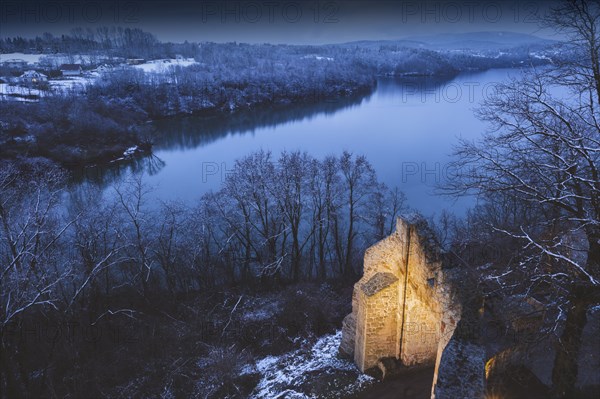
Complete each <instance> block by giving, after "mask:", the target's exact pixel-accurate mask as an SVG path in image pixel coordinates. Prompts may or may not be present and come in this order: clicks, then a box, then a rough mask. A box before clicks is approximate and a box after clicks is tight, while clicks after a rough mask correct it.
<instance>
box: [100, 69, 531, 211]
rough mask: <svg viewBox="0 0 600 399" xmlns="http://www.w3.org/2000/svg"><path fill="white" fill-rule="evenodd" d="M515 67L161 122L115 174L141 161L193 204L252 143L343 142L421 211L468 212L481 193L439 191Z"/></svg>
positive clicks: (338, 145) (172, 194)
mask: <svg viewBox="0 0 600 399" xmlns="http://www.w3.org/2000/svg"><path fill="white" fill-rule="evenodd" d="M519 73H520V72H519V70H517V69H495V70H488V71H485V72H478V73H463V74H460V75H458V76H456V77H455V78H453V79H446V80H442V79H435V78H404V79H397V78H381V79H379V80H378V84H377V88H376V90H375V91H374V92H373V93H371V94H370V95H368V96H366V97H363V98H359V99H342V100H335V101H314V102H312V103H310V104H297V105H293V104H292V105H290V106H286V107H284V108H280V109H267V108H265V109H261V110H258V111H256V110H255V111H252V112H240V113H235V114H232V115H230V116H227V117H212V118H206V117H178V118H172V119H167V120H161V121H157V122H155V123H154V127H155V128H156V130H157V131H158V132H159V134H158V135H157V138H156V139H155V144H154V156H153V157H151V158H147V159H144V160H143V161H139V162H137V163H136V164H133V165H131V164H130V165H127V166H121V167H120V170H119V172H118V173H112V176H113V179H117V180H118V179H120V178H122V176H123V175H124V174H123V173H122V172H123V170H124V169H136V170H138V171H139V170H143V171H144V173H145V174H146V177H145V181H146V183H147V184H149V185H150V186H151V187H153V192H152V194H151V195H152V196H154V197H156V198H158V199H161V200H166V201H169V200H182V201H185V202H188V203H193V202H194V201H196V200H198V199H199V198H200V197H201V195H202V194H204V193H206V192H208V191H209V190H217V189H218V188H219V186H220V184H221V182H222V180H223V178H224V177H225V176H226V175H227V172H228V170H231V168H232V167H233V164H234V161H235V159H237V158H240V157H242V156H244V155H246V154H248V153H250V152H252V151H256V150H259V149H263V150H270V151H272V152H273V154H274V155H275V156H277V154H279V153H280V152H281V151H283V150H288V151H293V150H301V151H307V152H308V153H309V154H311V155H313V156H315V157H318V158H322V157H324V156H326V155H329V154H335V155H339V154H341V152H342V151H344V150H347V151H350V152H352V153H354V154H363V155H365V156H366V157H367V159H368V160H369V161H370V162H371V163H372V165H373V167H374V168H375V170H376V172H377V175H378V178H379V179H380V181H382V182H384V183H386V184H387V185H388V186H389V187H396V186H397V187H399V188H400V189H401V190H402V191H404V193H405V194H406V196H407V199H408V205H409V206H411V207H412V208H414V209H416V210H418V211H420V212H422V213H423V214H425V215H432V214H434V213H437V214H439V212H440V211H441V210H442V209H444V208H446V209H449V210H452V211H453V212H455V213H457V214H462V213H464V211H465V210H466V209H467V208H468V207H470V206H472V205H474V204H475V201H476V200H475V199H474V198H460V199H458V200H455V199H451V198H447V197H443V196H439V195H436V193H435V192H434V191H435V186H436V184H437V183H439V182H441V181H443V180H444V179H448V178H453V176H454V173H453V170H452V169H450V168H449V167H448V162H449V160H450V155H451V153H452V149H453V146H454V145H456V143H457V141H458V139H459V138H461V137H462V138H464V139H477V138H478V137H480V136H481V134H482V132H484V131H485V130H486V129H487V128H488V126H487V125H486V124H485V123H484V122H482V121H480V120H478V119H477V118H476V117H475V115H474V113H473V111H474V109H476V108H477V107H478V106H479V104H480V103H481V101H483V100H484V99H485V98H486V97H487V96H489V95H490V94H491V93H493V90H494V87H495V85H496V84H498V83H499V82H505V81H507V79H509V77H511V76H517V75H518V74H519ZM113 172H114V171H113ZM102 174H103V175H104V177H105V175H106V173H105V172H103V173H102ZM103 180H106V179H105V178H103ZM111 180H112V179H111Z"/></svg>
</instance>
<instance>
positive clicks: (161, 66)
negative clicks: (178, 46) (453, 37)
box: [134, 58, 196, 73]
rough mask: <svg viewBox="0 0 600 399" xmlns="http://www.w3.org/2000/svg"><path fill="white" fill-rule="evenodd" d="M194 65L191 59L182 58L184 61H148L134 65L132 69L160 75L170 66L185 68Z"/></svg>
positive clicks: (172, 59)
mask: <svg viewBox="0 0 600 399" xmlns="http://www.w3.org/2000/svg"><path fill="white" fill-rule="evenodd" d="M195 63H196V61H195V60H194V59H193V58H184V59H174V58H171V59H162V60H152V61H148V62H145V63H143V64H139V65H134V68H139V69H141V70H143V71H144V72H152V73H160V72H166V71H167V70H168V69H169V67H172V66H176V65H178V66H182V67H186V66H190V65H192V64H195Z"/></svg>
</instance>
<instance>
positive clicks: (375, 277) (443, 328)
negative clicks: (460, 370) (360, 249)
mask: <svg viewBox="0 0 600 399" xmlns="http://www.w3.org/2000/svg"><path fill="white" fill-rule="evenodd" d="M460 314H461V309H460V305H459V302H458V301H457V300H456V299H455V298H454V294H453V290H452V289H451V285H450V284H449V279H448V273H446V272H445V271H444V269H443V268H442V263H441V261H440V260H439V259H436V258H435V255H434V254H433V253H432V251H431V250H429V249H427V245H426V243H425V242H424V239H423V237H422V236H421V234H420V233H419V231H418V228H417V225H416V224H410V223H407V222H405V221H404V220H402V219H398V221H397V225H396V231H395V232H394V233H393V234H392V235H390V236H389V237H387V238H385V239H383V240H382V241H380V242H378V243H377V244H375V245H374V246H372V247H370V248H369V249H368V250H367V251H366V253H365V258H364V275H363V277H362V278H361V279H360V280H359V281H358V282H357V283H356V284H355V286H354V292H353V295H352V313H351V314H349V315H348V316H347V317H346V318H345V319H344V323H343V330H342V343H341V345H340V352H341V353H342V354H344V355H346V356H349V357H351V358H353V359H354V362H355V363H356V365H357V366H358V368H359V369H360V370H361V371H363V372H365V371H366V370H368V369H371V368H374V367H378V365H380V361H381V360H382V359H386V358H393V359H396V360H398V361H399V362H400V363H401V365H402V366H405V367H427V366H434V365H435V366H436V369H435V370H436V371H435V376H434V381H435V380H436V379H437V368H438V365H439V363H440V359H441V355H442V351H443V350H444V348H445V347H446V345H447V344H448V342H449V340H450V338H451V337H452V333H453V332H454V329H455V328H456V326H457V323H458V321H459V319H460Z"/></svg>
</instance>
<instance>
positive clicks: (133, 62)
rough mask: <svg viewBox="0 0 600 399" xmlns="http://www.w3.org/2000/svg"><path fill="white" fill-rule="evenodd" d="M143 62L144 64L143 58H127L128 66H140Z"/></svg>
mask: <svg viewBox="0 0 600 399" xmlns="http://www.w3.org/2000/svg"><path fill="white" fill-rule="evenodd" d="M144 62H146V60H145V59H143V58H128V59H127V64H128V65H140V64H143V63H144Z"/></svg>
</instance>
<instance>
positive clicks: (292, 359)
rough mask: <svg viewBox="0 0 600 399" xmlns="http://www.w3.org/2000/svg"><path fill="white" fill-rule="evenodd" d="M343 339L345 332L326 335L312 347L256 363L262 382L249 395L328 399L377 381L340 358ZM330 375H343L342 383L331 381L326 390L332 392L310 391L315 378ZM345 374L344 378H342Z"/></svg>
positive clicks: (270, 357) (269, 357)
mask: <svg viewBox="0 0 600 399" xmlns="http://www.w3.org/2000/svg"><path fill="white" fill-rule="evenodd" d="M341 339H342V332H341V331H338V332H336V333H335V334H333V335H326V336H323V337H321V338H319V340H317V342H316V343H315V344H314V345H313V346H312V347H311V348H305V349H298V350H295V351H293V352H289V353H286V354H284V355H281V356H268V357H265V358H263V359H261V360H259V361H257V362H256V370H252V369H248V372H252V371H258V372H259V373H260V374H261V376H262V377H261V380H260V382H259V383H258V385H257V386H256V388H255V389H254V392H253V393H252V395H251V396H250V397H251V398H256V399H267V398H269V399H271V398H295V399H300V398H302V399H308V398H318V397H322V395H326V396H328V397H340V398H341V397H345V396H347V395H349V394H351V393H353V392H356V391H358V390H360V389H362V388H364V387H366V386H367V385H370V384H372V383H373V382H374V381H375V380H374V379H373V378H372V377H369V376H367V375H365V374H361V373H360V372H359V371H358V369H357V368H356V366H355V365H354V364H353V363H352V362H350V361H349V360H343V359H340V358H339V357H338V348H339V346H340V342H341ZM323 375H328V376H330V377H334V378H335V377H336V376H337V375H340V378H343V381H339V382H338V383H337V384H339V386H336V385H337V384H336V381H335V380H333V381H332V380H331V379H328V381H327V383H326V384H321V385H326V386H327V387H330V388H331V390H332V391H331V392H320V393H315V392H310V391H311V389H310V388H314V385H315V381H314V379H316V378H319V376H323ZM342 375H343V377H341V376H342Z"/></svg>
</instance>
